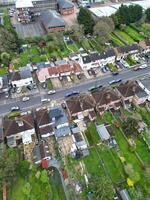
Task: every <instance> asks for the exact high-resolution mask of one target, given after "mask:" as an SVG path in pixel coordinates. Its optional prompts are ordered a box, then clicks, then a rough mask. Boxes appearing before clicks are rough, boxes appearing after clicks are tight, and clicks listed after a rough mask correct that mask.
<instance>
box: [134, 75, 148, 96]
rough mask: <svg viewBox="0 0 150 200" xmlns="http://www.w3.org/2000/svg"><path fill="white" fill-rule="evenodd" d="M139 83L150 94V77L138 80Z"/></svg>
mask: <svg viewBox="0 0 150 200" xmlns="http://www.w3.org/2000/svg"><path fill="white" fill-rule="evenodd" d="M137 83H138V85H139V86H140V87H141V88H142V89H143V90H144V91H145V92H146V93H147V94H148V95H149V96H150V78H145V79H143V80H140V81H139V80H138V81H137Z"/></svg>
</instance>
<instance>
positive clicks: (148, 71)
mask: <svg viewBox="0 0 150 200" xmlns="http://www.w3.org/2000/svg"><path fill="white" fill-rule="evenodd" d="M147 75H150V67H148V68H145V69H142V70H139V71H133V70H129V69H127V70H124V71H122V72H120V74H118V75H116V76H113V75H107V76H103V77H98V78H95V79H93V80H89V81H88V82H83V83H80V84H76V85H74V86H72V87H69V88H62V89H58V90H56V94H54V95H41V94H37V95H34V96H31V97H30V100H29V101H27V102H22V99H8V100H5V101H1V102H0V115H1V116H2V115H4V114H6V113H8V112H9V111H10V110H11V107H13V106H19V107H20V108H21V110H27V109H31V108H36V107H38V106H41V105H42V103H41V98H50V99H52V100H58V99H63V98H64V97H65V95H66V94H67V93H69V92H72V91H79V92H80V93H83V92H87V91H88V89H89V88H91V87H93V86H97V85H103V86H107V85H109V81H111V80H114V79H122V81H125V80H132V79H139V78H140V77H143V76H147Z"/></svg>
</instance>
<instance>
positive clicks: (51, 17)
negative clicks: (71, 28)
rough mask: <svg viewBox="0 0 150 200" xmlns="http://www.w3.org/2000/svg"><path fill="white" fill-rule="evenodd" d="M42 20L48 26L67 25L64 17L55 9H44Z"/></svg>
mask: <svg viewBox="0 0 150 200" xmlns="http://www.w3.org/2000/svg"><path fill="white" fill-rule="evenodd" d="M41 20H42V22H43V24H44V26H45V27H46V28H55V27H65V22H64V19H63V18H62V17H61V15H60V14H59V13H57V12H56V11H55V10H45V11H42V12H41Z"/></svg>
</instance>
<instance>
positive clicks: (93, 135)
mask: <svg viewBox="0 0 150 200" xmlns="http://www.w3.org/2000/svg"><path fill="white" fill-rule="evenodd" d="M85 135H86V137H87V140H88V142H89V145H90V146H91V145H95V144H98V143H99V142H100V137H99V135H98V133H97V130H96V126H95V124H94V123H93V122H90V123H89V125H88V129H87V130H86V131H85Z"/></svg>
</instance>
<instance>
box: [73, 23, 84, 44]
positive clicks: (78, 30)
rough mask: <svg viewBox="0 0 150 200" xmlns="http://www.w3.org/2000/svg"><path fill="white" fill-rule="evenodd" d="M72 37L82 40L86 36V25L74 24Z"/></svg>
mask: <svg viewBox="0 0 150 200" xmlns="http://www.w3.org/2000/svg"><path fill="white" fill-rule="evenodd" d="M71 29H72V32H73V34H72V37H73V39H74V40H75V41H77V42H80V41H81V40H82V39H83V36H84V27H83V25H78V24H77V25H74V26H72V28H71Z"/></svg>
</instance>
